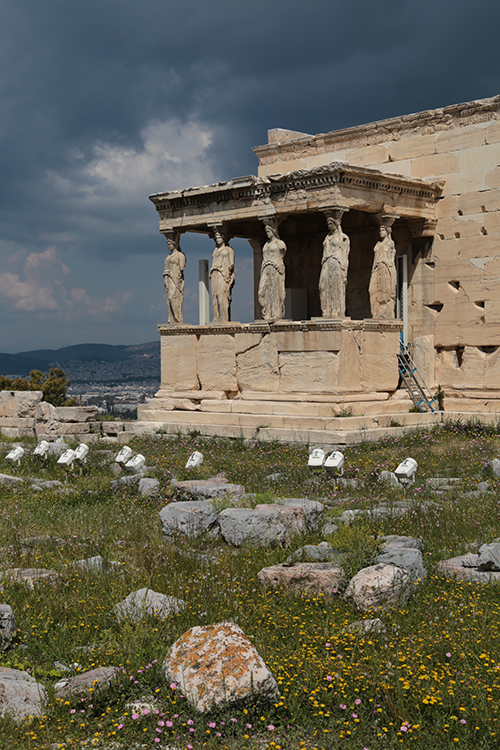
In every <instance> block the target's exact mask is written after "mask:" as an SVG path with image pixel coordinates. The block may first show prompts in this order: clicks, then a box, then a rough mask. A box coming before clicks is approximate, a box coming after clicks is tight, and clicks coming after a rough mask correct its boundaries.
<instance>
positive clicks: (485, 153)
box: [460, 143, 500, 174]
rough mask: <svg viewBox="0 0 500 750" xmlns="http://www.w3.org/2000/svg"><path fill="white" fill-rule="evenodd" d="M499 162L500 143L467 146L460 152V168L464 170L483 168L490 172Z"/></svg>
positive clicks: (470, 170) (472, 170) (471, 170)
mask: <svg viewBox="0 0 500 750" xmlns="http://www.w3.org/2000/svg"><path fill="white" fill-rule="evenodd" d="M499 163H500V143H494V144H492V145H490V146H480V147H478V148H468V149H465V150H464V151H461V152H460V169H461V170H463V171H466V172H476V171H479V170H484V171H485V172H486V174H487V173H488V172H491V170H492V169H494V168H495V167H496V166H498V164H499Z"/></svg>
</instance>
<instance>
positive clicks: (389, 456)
mask: <svg viewBox="0 0 500 750" xmlns="http://www.w3.org/2000/svg"><path fill="white" fill-rule="evenodd" d="M4 442H6V441H4ZM23 443H24V444H25V445H26V447H28V446H29V447H31V448H32V447H33V446H34V441H29V440H26V441H23ZM132 446H133V448H134V449H135V450H136V451H139V452H141V453H143V454H144V455H145V456H146V459H147V465H148V466H150V467H152V472H151V473H150V474H149V475H150V476H155V477H156V478H157V479H158V480H159V482H160V492H159V494H158V496H157V497H155V498H148V499H144V498H141V497H140V496H139V495H138V492H137V488H136V487H135V486H129V487H125V488H120V489H119V490H112V489H111V481H112V480H113V479H115V477H114V476H113V474H112V472H111V468H110V462H111V459H112V456H109V455H108V454H107V453H106V451H109V450H111V449H112V448H113V446H110V445H109V444H106V443H98V444H95V445H92V446H91V449H90V454H89V463H88V465H87V468H86V469H85V471H84V473H83V475H82V476H81V477H80V476H78V474H77V473H75V475H73V476H70V477H69V481H68V482H67V483H65V482H64V477H63V476H62V471H60V470H59V469H58V468H57V466H56V463H55V459H51V460H50V461H49V462H48V463H47V465H43V464H41V463H40V462H38V461H36V460H35V459H34V458H33V457H32V456H27V457H26V458H25V460H24V461H23V463H22V465H21V467H20V468H19V469H17V468H14V469H13V468H12V467H11V466H9V465H8V464H7V462H5V460H4V456H5V453H6V450H5V449H4V450H2V451H0V472H4V473H13V474H16V475H18V476H25V477H35V476H36V477H38V478H40V479H60V480H61V481H63V482H64V486H63V488H62V489H57V488H56V489H50V490H44V491H43V492H37V491H35V490H33V489H32V488H31V487H30V485H29V484H28V483H26V484H24V485H22V486H21V487H20V488H5V487H0V547H1V548H2V550H1V551H0V570H5V569H7V568H11V567H25V568H27V567H43V568H49V569H51V570H55V571H56V572H58V573H59V575H60V579H59V581H58V582H57V583H56V584H54V585H52V584H47V583H44V584H40V585H36V586H35V588H33V589H28V588H26V587H25V586H23V585H21V584H18V583H13V582H11V581H9V580H8V579H3V581H1V582H0V602H5V603H8V604H10V605H11V606H12V607H13V610H14V613H15V617H16V624H17V628H18V632H17V638H16V641H15V642H14V644H13V645H12V646H11V648H10V649H9V650H8V651H6V652H2V653H0V666H7V667H13V668H17V669H26V670H28V671H30V672H31V673H32V674H33V675H35V676H36V677H37V679H38V680H39V681H40V682H42V683H43V684H44V685H45V686H46V687H47V689H48V692H49V699H50V700H49V705H48V707H47V713H46V715H45V716H44V717H43V718H42V719H33V720H30V721H25V722H23V723H20V724H16V723H14V722H12V721H10V720H8V719H0V748H2V750H4V748H5V750H7V748H8V749H9V750H11V749H13V748H22V749H23V750H24V749H25V748H26V749H28V750H41V749H42V748H43V749H44V750H45V749H47V750H48V749H49V748H51V749H53V748H59V747H61V748H63V747H64V748H83V747H97V748H100V747H101V748H109V749H110V750H111V748H112V747H114V748H115V750H117V748H119V747H121V748H124V749H125V748H126V749H127V750H128V749H129V748H133V747H135V746H137V747H142V746H146V747H160V748H161V747H163V748H167V747H169V748H175V749H176V750H177V749H180V748H182V749H184V748H189V746H190V745H191V746H192V747H193V748H194V749H195V750H197V748H200V747H207V748H221V749H223V748H229V749H230V750H236V749H238V750H240V749H241V748H247V749H248V750H256V749H257V748H267V749H268V750H278V749H279V748H282V749H283V750H285V749H286V750H299V749H300V748H306V749H307V750H313V748H317V750H320V748H325V750H328V749H331V750H333V749H337V748H344V747H352V748H353V749H354V750H363V748H368V749H369V750H378V749H379V748H415V749H416V750H428V749H433V748H436V750H437V749H438V748H439V750H443V749H447V748H451V747H463V748H468V749H469V748H472V747H474V748H476V747H478V748H492V749H493V748H495V747H497V746H498V735H499V733H500V728H499V727H498V721H499V719H500V716H499V709H498V706H499V698H500V638H499V635H500V634H499V632H498V629H499V623H500V597H499V588H498V586H496V585H494V586H486V585H470V584H464V583H459V582H452V581H446V580H444V579H442V578H440V577H439V576H438V575H437V574H436V568H435V563H436V562H437V561H438V560H441V559H444V558H447V557H451V556H455V555H458V554H462V553H464V552H465V551H467V549H468V548H469V546H470V545H474V544H477V543H482V542H488V541H491V540H492V539H494V538H496V537H499V536H500V504H499V500H500V498H499V492H498V491H499V489H500V482H499V480H497V479H494V478H490V479H489V481H490V489H491V490H492V492H491V493H489V494H483V495H482V496H481V497H480V498H477V497H473V498H471V497H467V495H466V493H467V492H468V491H469V490H472V489H474V488H475V486H476V485H477V482H479V481H481V480H483V479H484V478H485V475H486V466H487V463H488V461H489V460H491V458H493V457H495V456H497V455H498V453H499V451H500V436H499V435H498V433H497V431H496V430H495V429H494V428H491V427H481V426H479V425H477V424H475V423H464V424H456V423H455V424H444V425H442V426H440V427H439V428H436V429H433V430H419V431H415V432H412V433H409V434H407V435H405V436H404V437H400V438H397V439H396V438H395V439H392V438H391V439H385V440H382V441H379V442H373V443H370V442H365V443H362V444H360V445H356V446H351V447H349V448H347V449H346V450H345V476H346V477H347V478H351V479H358V480H359V482H358V487H356V488H348V487H345V486H343V485H341V484H339V483H337V482H336V481H335V480H334V479H331V478H329V477H328V476H327V475H326V473H325V474H323V473H320V474H312V473H311V472H310V471H309V470H308V469H307V455H308V452H307V449H306V448H305V447H304V446H297V445H281V444H278V443H262V442H256V443H249V442H246V441H243V440H222V439H215V438H214V439H204V438H202V437H200V436H197V435H192V436H189V437H175V438H167V437H166V436H155V437H154V438H147V439H146V438H144V439H135V440H134V441H133V442H132ZM193 450H201V451H202V453H203V454H204V457H205V458H204V462H203V464H202V465H201V467H200V468H199V469H197V470H196V471H194V472H191V473H190V472H187V471H186V470H185V469H184V468H183V467H184V465H185V463H186V460H187V458H188V456H189V454H190V453H191V452H192V451H193ZM407 456H412V457H413V458H415V459H416V460H417V461H418V464H419V470H418V473H417V479H416V482H415V485H413V486H412V487H411V488H409V489H408V490H407V491H406V493H401V492H399V491H397V490H391V489H390V488H386V487H382V486H381V485H380V484H378V483H377V481H376V478H377V476H378V474H379V473H380V471H382V470H384V469H389V470H394V468H395V467H396V466H397V464H398V463H399V462H400V461H401V460H402V459H404V458H406V457H407ZM219 471H223V472H224V473H225V474H226V476H227V478H228V480H229V481H230V482H234V483H236V484H243V485H245V487H246V489H247V492H252V493H256V495H257V497H256V498H255V499H254V501H253V503H252V501H249V503H250V504H254V503H255V502H269V501H270V500H271V499H272V498H273V497H275V498H276V497H303V496H305V495H307V496H308V497H310V498H311V499H317V500H320V501H322V502H325V503H326V506H327V514H329V515H331V516H332V520H335V518H337V517H338V516H339V515H340V514H341V513H342V511H343V510H345V509H357V508H365V509H370V508H374V507H376V506H377V505H378V504H380V503H384V504H389V505H391V504H392V503H394V502H397V501H399V500H401V499H402V498H406V499H412V500H413V501H414V502H413V505H412V508H411V510H409V511H408V512H407V513H406V514H404V515H402V516H392V517H391V518H387V519H384V520H381V521H371V520H370V519H366V518H365V519H364V520H363V521H357V522H356V523H354V524H353V525H351V526H349V527H341V528H340V529H339V532H338V533H337V534H336V535H334V536H333V537H330V538H329V541H330V542H331V543H332V545H333V546H334V547H336V548H338V549H339V550H342V551H343V552H345V553H346V554H347V556H348V566H349V572H350V573H352V572H354V571H355V570H356V569H359V567H362V566H363V565H366V564H369V563H370V562H371V560H372V559H373V556H374V555H375V554H376V551H377V547H378V545H379V537H380V536H381V535H382V534H388V533H396V534H408V535H412V536H418V537H423V538H424V540H425V551H424V558H425V564H426V566H427V569H428V573H429V575H428V579H427V581H426V582H425V583H424V584H421V585H419V586H416V587H415V593H414V595H413V597H412V598H411V599H410V601H409V602H408V604H407V605H406V606H405V608H404V609H393V610H390V611H389V612H384V613H382V614H380V613H360V612H358V611H357V610H356V609H355V608H354V606H353V605H352V604H351V603H347V602H344V600H343V599H342V597H341V596H338V597H336V598H334V599H333V600H325V599H324V598H323V597H321V596H305V597H299V598H293V597H290V596H289V595H287V593H286V592H285V591H283V590H279V591H277V592H274V593H273V592H270V591H264V590H263V589H261V588H260V587H259V585H258V581H257V573H258V571H259V570H260V569H261V568H262V567H265V566H267V565H272V564H274V563H276V562H281V561H283V560H284V559H285V558H286V557H287V556H288V555H289V554H290V552H291V551H293V549H295V548H296V547H298V546H300V545H301V544H302V543H304V542H308V543H317V542H318V541H320V539H321V537H320V536H319V535H317V534H316V535H311V536H310V537H307V538H304V539H301V540H296V541H294V544H293V545H292V546H291V547H290V548H289V549H286V550H285V549H280V548H273V549H267V550H262V549H259V550H254V549H252V548H250V547H248V548H243V549H241V550H238V551H237V552H236V554H235V550H234V549H232V548H230V547H228V546H227V545H225V544H224V543H223V542H222V541H221V540H220V539H219V540H214V539H212V538H208V537H207V538H202V539H199V540H196V541H189V540H186V539H181V538H180V539H178V540H176V541H175V542H174V543H173V542H172V541H169V540H166V539H164V538H163V537H162V534H161V525H160V522H159V517H158V512H159V510H160V509H161V508H162V507H163V506H164V505H165V504H166V503H167V502H171V501H173V500H175V499H176V493H175V490H174V489H173V488H172V486H171V479H172V477H177V478H178V479H185V478H188V477H190V478H208V477H210V476H213V475H214V474H216V473H218V472H219ZM277 472H279V473H280V475H281V476H280V478H279V479H278V480H277V481H274V482H273V483H272V484H271V483H270V482H269V480H267V476H268V475H269V474H274V473H277ZM434 476H449V477H452V476H453V477H458V478H460V482H459V484H457V486H456V487H454V489H453V490H451V491H447V492H442V493H440V494H439V493H430V492H429V491H428V489H427V486H426V479H427V478H429V477H434ZM225 505H226V501H225V500H224V501H221V507H224V506H225ZM44 535H47V536H48V539H45V540H43V539H40V540H38V541H37V540H34V541H32V542H30V543H29V544H28V543H27V542H26V539H27V538H29V537H43V536H44ZM96 554H100V555H102V556H103V557H105V558H106V559H109V560H116V561H119V562H120V563H121V568H120V571H118V572H113V573H111V574H109V575H93V574H90V573H80V574H78V573H76V572H75V570H74V569H73V568H72V567H71V563H73V562H74V561H76V560H79V559H82V558H84V557H90V556H92V555H96ZM144 586H148V587H150V588H152V589H154V590H155V591H159V592H162V593H165V594H169V595H172V596H176V597H179V598H182V599H184V600H185V601H186V602H187V603H188V606H187V607H186V608H185V609H184V610H183V611H181V612H179V613H178V614H176V615H173V616H171V617H169V618H166V619H155V618H147V619H146V620H145V621H144V622H142V623H140V624H138V625H131V624H130V623H126V622H125V623H118V622H117V621H116V620H115V619H114V618H113V616H112V614H111V610H112V608H113V606H114V605H115V604H116V603H118V602H120V601H121V600H122V599H124V598H125V597H126V596H127V595H128V594H129V593H130V592H131V591H133V590H135V589H138V588H141V587H144ZM374 616H380V617H381V619H382V620H383V622H384V624H385V626H386V633H385V635H375V634H370V635H368V636H361V635H359V634H353V633H350V632H349V631H348V630H347V628H348V625H349V624H351V623H352V622H354V621H356V620H360V619H365V618H371V617H374ZM223 620H234V621H236V622H238V624H239V625H240V626H241V627H242V629H243V631H244V632H245V634H246V635H248V636H252V641H253V642H254V644H255V646H256V647H257V649H258V651H259V652H260V654H261V655H262V657H263V658H264V660H265V661H266V663H267V665H268V667H269V668H270V669H271V671H272V672H273V674H274V676H275V677H276V679H277V681H278V683H279V687H280V691H281V699H280V700H277V701H276V702H275V703H271V704H258V703H252V702H249V703H247V704H245V705H241V706H238V707H233V708H231V707H229V708H224V709H219V710H218V711H214V712H212V713H210V714H208V715H207V714H204V715H203V716H198V715H196V714H195V713H194V712H193V711H192V709H191V708H190V707H189V705H188V704H187V702H186V701H185V699H183V698H182V697H181V696H180V695H179V693H178V691H176V690H175V689H172V688H171V687H170V685H168V684H166V683H165V680H164V678H163V676H162V670H161V663H162V661H163V659H164V657H165V654H166V652H167V650H168V648H169V646H170V645H171V644H172V643H173V641H174V640H175V639H176V638H178V637H179V636H180V635H181V634H182V633H184V632H185V631H186V630H187V629H188V628H190V627H192V626H193V625H195V624H202V625H203V624H210V623H216V622H220V621H223ZM55 661H57V662H61V663H63V664H66V665H75V666H73V667H72V669H73V672H74V673H77V672H78V671H86V670H88V669H92V668H94V667H96V666H100V665H103V666H110V665H112V666H116V667H119V668H120V669H121V670H122V671H121V676H120V679H119V680H118V683H117V684H116V685H115V686H114V687H113V688H112V689H111V690H108V691H101V692H99V691H97V692H96V693H93V694H90V693H89V694H88V695H87V696H86V697H85V700H83V701H82V700H80V699H74V700H68V701H66V702H61V701H55V700H54V693H53V686H54V684H55V682H57V680H58V679H60V677H61V676H62V673H61V672H59V671H58V670H57V669H56V668H55V667H54V662H55ZM131 678H132V679H131ZM137 701H143V702H146V703H149V704H150V711H149V713H147V714H143V713H141V712H140V711H138V710H137V707H136V708H135V709H134V702H137ZM133 716H135V717H136V718H133ZM161 722H163V723H161ZM212 725H214V726H212ZM248 725H251V726H248ZM268 727H274V728H273V729H269V728H268ZM157 729H159V730H161V733H160V732H157V731H156V730H157ZM191 729H192V730H194V731H190V730H191ZM218 735H220V736H218ZM155 738H159V739H160V742H159V743H158V742H154V739H155ZM92 743H93V744H92ZM113 743H115V744H113Z"/></svg>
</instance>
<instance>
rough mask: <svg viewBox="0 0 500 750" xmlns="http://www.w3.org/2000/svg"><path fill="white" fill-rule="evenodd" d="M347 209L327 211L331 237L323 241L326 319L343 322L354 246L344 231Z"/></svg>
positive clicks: (322, 287)
mask: <svg viewBox="0 0 500 750" xmlns="http://www.w3.org/2000/svg"><path fill="white" fill-rule="evenodd" d="M344 211H345V209H344V208H340V207H339V208H332V209H330V210H328V211H325V214H326V223H327V225H328V234H327V235H326V237H325V239H324V241H323V259H322V261H321V273H320V276H319V298H320V302H321V311H322V314H323V317H324V318H344V317H345V298H346V287H347V269H348V268H349V250H350V247H351V243H350V241H349V237H348V236H347V234H344V232H343V231H342V227H341V224H340V222H341V220H342V215H343V213H344Z"/></svg>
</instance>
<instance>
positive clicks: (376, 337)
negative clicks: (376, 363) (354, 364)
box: [361, 331, 399, 358]
mask: <svg viewBox="0 0 500 750" xmlns="http://www.w3.org/2000/svg"><path fill="white" fill-rule="evenodd" d="M398 353H399V331H361V357H362V358H363V357H364V356H365V355H366V354H398Z"/></svg>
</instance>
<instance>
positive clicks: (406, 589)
mask: <svg viewBox="0 0 500 750" xmlns="http://www.w3.org/2000/svg"><path fill="white" fill-rule="evenodd" d="M411 590H412V582H411V576H410V573H408V571H407V570H405V569H404V568H400V567H398V566H397V565H392V564H382V563H380V564H379V565H370V567H368V568H363V569H362V570H360V571H359V573H356V575H355V576H354V578H352V579H351V580H350V582H349V585H348V587H347V589H346V592H345V597H346V598H349V597H352V598H353V600H354V603H355V605H356V606H357V608H358V609H361V610H364V611H367V610H369V609H388V608H389V607H396V606H401V605H403V604H404V603H405V602H406V601H407V599H408V597H409V596H410V593H411Z"/></svg>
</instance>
